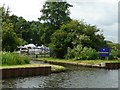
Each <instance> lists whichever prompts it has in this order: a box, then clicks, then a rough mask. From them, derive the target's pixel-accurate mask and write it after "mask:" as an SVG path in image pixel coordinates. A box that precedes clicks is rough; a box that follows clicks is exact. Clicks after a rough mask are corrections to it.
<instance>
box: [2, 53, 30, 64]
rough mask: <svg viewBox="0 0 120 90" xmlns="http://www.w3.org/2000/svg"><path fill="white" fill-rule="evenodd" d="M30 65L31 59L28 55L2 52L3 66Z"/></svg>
mask: <svg viewBox="0 0 120 90" xmlns="http://www.w3.org/2000/svg"><path fill="white" fill-rule="evenodd" d="M0 53H1V52H0ZM29 63H30V57H28V56H27V55H20V54H16V53H11V52H2V65H23V64H29Z"/></svg>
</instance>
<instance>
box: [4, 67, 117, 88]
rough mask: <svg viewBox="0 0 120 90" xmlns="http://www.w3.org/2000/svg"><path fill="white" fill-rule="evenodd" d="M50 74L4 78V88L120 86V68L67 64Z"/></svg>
mask: <svg viewBox="0 0 120 90" xmlns="http://www.w3.org/2000/svg"><path fill="white" fill-rule="evenodd" d="M65 67H66V68H67V69H68V70H67V71H66V72H61V73H52V74H50V75H48V76H34V77H25V78H22V77H19V78H12V79H4V80H2V88H118V70H105V69H95V68H85V67H78V66H65Z"/></svg>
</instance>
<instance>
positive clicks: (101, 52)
mask: <svg viewBox="0 0 120 90" xmlns="http://www.w3.org/2000/svg"><path fill="white" fill-rule="evenodd" d="M109 53H110V48H107V47H103V48H100V50H99V55H100V57H108V56H109Z"/></svg>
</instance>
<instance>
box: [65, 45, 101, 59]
mask: <svg viewBox="0 0 120 90" xmlns="http://www.w3.org/2000/svg"><path fill="white" fill-rule="evenodd" d="M66 58H67V59H73V58H74V59H76V60H95V59H98V58H99V55H98V53H97V52H96V50H95V49H92V48H88V47H82V45H77V47H75V48H73V49H71V48H68V52H67V55H66Z"/></svg>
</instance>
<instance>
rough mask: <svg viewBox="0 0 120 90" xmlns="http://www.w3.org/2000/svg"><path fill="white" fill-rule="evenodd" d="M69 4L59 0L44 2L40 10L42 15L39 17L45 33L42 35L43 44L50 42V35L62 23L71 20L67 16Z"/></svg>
mask: <svg viewBox="0 0 120 90" xmlns="http://www.w3.org/2000/svg"><path fill="white" fill-rule="evenodd" d="M71 6H72V5H70V4H68V3H67V2H59V0H55V1H54V2H45V4H44V5H43V9H42V10H41V12H42V16H41V17H40V18H39V20H40V21H43V22H44V24H45V29H44V30H45V33H44V35H43V40H44V43H45V44H46V43H47V44H48V43H49V42H50V36H51V35H52V34H53V33H54V32H55V31H56V30H57V29H59V28H60V26H61V25H62V24H64V23H66V22H69V21H70V20H71V19H70V16H69V15H70V11H69V8H70V7H71ZM46 27H47V28H46ZM46 36H47V37H46Z"/></svg>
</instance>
